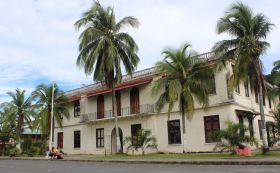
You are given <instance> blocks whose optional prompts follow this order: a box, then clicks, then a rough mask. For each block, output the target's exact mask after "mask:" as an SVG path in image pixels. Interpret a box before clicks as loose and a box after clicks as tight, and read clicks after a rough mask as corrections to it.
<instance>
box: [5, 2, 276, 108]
mask: <svg viewBox="0 0 280 173" xmlns="http://www.w3.org/2000/svg"><path fill="white" fill-rule="evenodd" d="M93 2H94V1H93V0H0V21H1V22H0V103H1V102H4V101H8V100H9V97H8V96H7V94H6V92H8V91H13V90H14V89H16V88H20V89H24V90H26V92H27V94H30V93H31V92H32V91H33V90H34V89H35V88H36V86H37V85H39V84H42V83H45V84H50V83H51V82H53V81H54V82H56V83H57V84H58V85H59V86H60V88H61V89H62V90H64V91H67V90H70V89H74V88H77V87H81V86H82V85H85V84H86V85H87V84H91V83H93V80H92V76H86V75H85V74H84V73H83V70H82V69H80V68H78V67H77V66H76V58H77V56H78V37H79V32H78V31H76V30H75V27H74V23H75V22H76V21H77V20H78V19H79V18H80V17H81V14H82V13H83V12H84V11H86V10H88V9H89V8H90V6H91V5H92V4H93ZM99 2H100V3H101V4H102V5H103V6H109V5H110V6H113V7H114V10H115V14H116V17H117V20H119V19H121V18H122V17H124V16H134V17H136V18H137V19H138V20H139V21H140V26H139V28H138V29H130V28H125V32H128V33H129V34H130V35H132V37H133V38H134V39H135V40H136V42H137V44H138V47H139V52H138V55H139V57H140V63H139V66H138V68H137V70H141V69H145V68H148V67H152V66H154V64H155V63H156V62H157V61H159V60H161V59H162V55H161V52H162V50H163V49H164V48H167V47H172V48H177V47H180V46H181V45H182V44H183V43H186V42H189V43H191V45H192V48H193V49H195V50H196V51H198V52H199V53H205V52H209V51H211V48H212V47H213V45H214V43H215V42H217V41H219V40H222V39H225V38H229V37H228V36H227V35H218V34H217V33H216V23H217V21H218V19H219V18H220V17H222V16H223V15H224V13H225V12H226V11H227V10H228V8H229V6H230V5H231V4H232V3H234V2H235V1H232V0H223V1H222V0H211V1H210V0H99ZM242 2H243V3H245V4H247V5H249V6H250V7H251V8H252V9H253V10H254V12H256V13H264V14H265V15H266V16H267V17H268V18H269V19H270V21H271V22H272V23H273V24H275V26H274V28H273V30H272V32H271V34H270V35H269V36H268V37H267V41H268V42H269V43H270V44H271V47H270V49H269V50H268V51H267V52H266V54H265V55H263V56H262V60H263V63H264V67H265V73H269V72H270V70H271V68H272V67H273V66H272V64H273V62H274V61H276V60H278V59H280V41H279V40H280V29H279V27H280V16H279V6H280V1H277V0H244V1H242Z"/></svg>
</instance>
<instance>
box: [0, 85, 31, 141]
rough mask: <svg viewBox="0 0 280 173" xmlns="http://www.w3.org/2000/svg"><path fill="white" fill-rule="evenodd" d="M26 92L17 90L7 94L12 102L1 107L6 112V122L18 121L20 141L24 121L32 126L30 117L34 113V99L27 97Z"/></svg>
mask: <svg viewBox="0 0 280 173" xmlns="http://www.w3.org/2000/svg"><path fill="white" fill-rule="evenodd" d="M25 92H26V91H25V90H20V89H16V90H15V92H7V94H8V95H9V96H10V97H11V101H10V102H5V103H2V104H1V107H2V108H4V110H5V111H6V112H5V114H6V117H5V121H17V138H18V140H19V141H20V140H21V133H22V130H23V125H24V121H25V123H27V124H28V125H30V122H31V120H30V116H31V115H32V114H33V113H34V112H33V107H32V99H31V98H30V97H26V96H25ZM16 119H17V120H16Z"/></svg>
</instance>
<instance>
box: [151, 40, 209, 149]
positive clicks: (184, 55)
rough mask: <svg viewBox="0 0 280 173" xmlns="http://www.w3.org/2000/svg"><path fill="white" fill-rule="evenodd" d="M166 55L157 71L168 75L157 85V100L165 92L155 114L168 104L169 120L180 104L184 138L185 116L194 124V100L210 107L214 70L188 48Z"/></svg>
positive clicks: (154, 89) (170, 50)
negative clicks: (175, 105) (175, 104)
mask: <svg viewBox="0 0 280 173" xmlns="http://www.w3.org/2000/svg"><path fill="white" fill-rule="evenodd" d="M163 54H164V56H165V58H164V59H163V61H160V62H158V63H157V64H156V69H157V70H158V71H159V72H160V73H162V74H165V75H164V77H163V78H161V79H160V80H158V81H156V82H155V83H154V86H153V88H152V93H153V95H154V96H156V95H158V94H159V92H161V91H162V90H163V92H162V93H161V95H160V96H159V98H158V100H157V102H156V110H157V112H159V111H160V110H161V109H162V108H163V106H164V105H165V104H168V119H169V116H170V112H171V111H172V109H173V107H174V103H175V102H179V110H180V112H181V113H182V124H183V134H184V138H185V134H186V127H185V115H186V114H187V118H188V119H189V120H191V118H192V115H193V112H194V110H195V103H194V102H195V101H194V99H195V98H196V99H197V100H198V102H199V103H200V104H202V106H203V107H204V108H206V107H207V105H208V95H209V93H210V92H211V90H212V87H214V86H213V84H214V83H213V78H214V73H213V71H212V67H211V66H209V65H208V64H207V63H205V60H204V59H201V58H199V57H198V56H197V53H196V52H194V51H193V50H191V49H190V45H189V44H186V45H184V46H183V47H182V48H180V49H179V50H174V49H167V50H165V51H163ZM194 96H195V98H194ZM183 141H184V140H183ZM183 144H184V143H183ZM183 152H184V151H183Z"/></svg>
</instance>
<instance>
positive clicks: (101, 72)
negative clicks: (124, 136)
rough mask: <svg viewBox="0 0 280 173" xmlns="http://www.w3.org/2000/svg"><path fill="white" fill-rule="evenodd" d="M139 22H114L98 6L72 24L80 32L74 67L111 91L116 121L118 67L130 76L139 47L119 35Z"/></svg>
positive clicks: (109, 10) (108, 11) (111, 14)
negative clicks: (77, 54)
mask: <svg viewBox="0 0 280 173" xmlns="http://www.w3.org/2000/svg"><path fill="white" fill-rule="evenodd" d="M138 25H139V22H138V20H137V19H136V18H134V17H131V16H129V17H124V18H122V19H121V20H120V21H119V22H116V19H115V13H114V9H113V8H112V7H107V8H104V7H102V6H101V5H100V3H99V2H95V3H94V5H93V6H92V7H91V8H90V9H89V10H88V11H86V12H85V13H84V14H83V17H82V18H81V19H80V20H78V21H77V22H76V23H75V26H76V28H77V29H78V30H79V29H81V28H83V31H82V33H81V35H80V37H79V42H80V44H79V52H80V54H79V56H78V58H77V65H78V66H79V67H82V68H83V69H84V72H85V74H87V75H90V74H92V73H93V79H94V80H95V81H101V82H104V83H105V85H106V86H107V87H108V88H110V89H111V90H112V114H113V116H114V117H115V129H119V128H118V125H117V116H116V115H115V85H116V84H117V83H119V82H120V81H121V80H122V70H121V65H123V66H124V68H125V70H126V72H127V73H128V74H129V75H131V74H132V72H133V71H135V69H136V67H137V64H138V62H139V58H138V56H137V51H138V47H137V44H136V43H135V41H134V39H133V38H132V37H131V36H130V35H129V34H128V33H124V32H121V29H122V28H123V27H125V26H131V27H137V26H138ZM116 138H117V139H116V141H117V151H120V138H119V130H116Z"/></svg>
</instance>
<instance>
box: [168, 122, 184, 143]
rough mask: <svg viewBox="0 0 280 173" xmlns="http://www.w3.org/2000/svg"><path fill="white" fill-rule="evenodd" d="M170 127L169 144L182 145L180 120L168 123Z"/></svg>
mask: <svg viewBox="0 0 280 173" xmlns="http://www.w3.org/2000/svg"><path fill="white" fill-rule="evenodd" d="M167 123H168V124H167V126H168V143H169V144H181V128H180V120H172V121H168V122H167Z"/></svg>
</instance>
